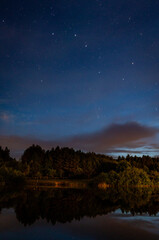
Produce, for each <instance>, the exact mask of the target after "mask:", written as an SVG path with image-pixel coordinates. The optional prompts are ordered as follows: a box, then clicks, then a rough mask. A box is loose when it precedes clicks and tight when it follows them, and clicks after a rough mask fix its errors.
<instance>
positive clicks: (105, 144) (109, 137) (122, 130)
mask: <svg viewBox="0 0 159 240" xmlns="http://www.w3.org/2000/svg"><path fill="white" fill-rule="evenodd" d="M158 132H159V129H157V128H154V127H148V126H144V125H141V124H139V123H137V122H127V123H124V124H111V125H109V126H108V127H106V128H104V129H102V130H101V131H98V132H96V133H93V134H87V135H82V136H77V137H74V138H72V139H70V142H69V141H68V142H69V144H70V145H72V146H74V147H75V148H76V147H78V146H80V147H81V148H82V149H83V150H86V151H95V152H108V151H110V149H112V150H113V149H116V148H123V147H124V148H136V147H141V146H144V145H145V144H146V143H148V138H151V137H155V135H156V134H157V133H158ZM141 140H143V141H142V143H141ZM139 141H140V142H139Z"/></svg>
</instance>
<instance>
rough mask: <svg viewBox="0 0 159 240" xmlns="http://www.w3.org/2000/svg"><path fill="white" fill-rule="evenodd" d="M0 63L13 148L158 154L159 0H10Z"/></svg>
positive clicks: (0, 27) (6, 140)
mask: <svg viewBox="0 0 159 240" xmlns="http://www.w3.org/2000/svg"><path fill="white" fill-rule="evenodd" d="M0 69H1V70H0V143H1V145H2V146H5V145H8V146H9V147H10V148H11V150H12V152H13V154H15V155H16V154H17V155H18V153H20V152H21V151H22V150H23V149H24V148H25V147H27V146H28V145H30V144H32V143H38V144H41V145H42V146H43V147H45V148H47V147H51V146H52V145H54V146H55V145H57V144H59V145H61V146H64V145H65V146H72V147H75V148H76V149H82V150H85V151H96V152H104V153H109V154H122V153H125V152H126V153H127V152H130V153H133V154H135V153H137V154H145V153H148V154H151V155H157V154H158V146H159V145H158V140H159V138H158V128H159V1H158V0H153V1H152V0H138V1H136V0H55V1H53V0H52V1H51V0H38V1H36V0H32V1H29V0H16V1H11V0H10V1H9V0H2V1H0ZM110 136H111V139H110ZM101 146H102V147H101Z"/></svg>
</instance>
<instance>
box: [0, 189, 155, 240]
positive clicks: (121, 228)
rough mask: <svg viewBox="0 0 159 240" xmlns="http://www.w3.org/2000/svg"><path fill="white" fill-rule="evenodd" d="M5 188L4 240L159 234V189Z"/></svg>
mask: <svg viewBox="0 0 159 240" xmlns="http://www.w3.org/2000/svg"><path fill="white" fill-rule="evenodd" d="M13 189H14V188H13V187H10V188H4V187H2V188H1V189H0V239H5V240H10V239H12V240H33V239H36V240H42V239H45V240H51V239H53V240H70V239H75V240H81V239H83V240H96V239H98V240H105V239H106V240H116V239H118V240H120V239H122V240H124V239H125V240H128V239H130V240H131V239H136V240H138V239H144V240H147V239H151V240H153V239H154V240H155V239H159V213H158V212H159V189H156V188H154V189H149V188H131V189H119V190H117V189H114V188H108V189H106V190H99V189H96V190H94V189H52V188H48V189H47V188H43V189H42V188H40V189H32V188H25V189H14V190H13Z"/></svg>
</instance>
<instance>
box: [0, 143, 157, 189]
mask: <svg viewBox="0 0 159 240" xmlns="http://www.w3.org/2000/svg"><path fill="white" fill-rule="evenodd" d="M24 177H36V178H69V179H75V178H76V179H77V178H78V179H92V178H93V179H94V182H96V183H99V182H102V181H103V182H106V183H108V184H114V185H115V184H116V183H119V182H120V184H124V182H125V181H127V182H128V180H129V184H132V185H133V184H134V185H136V184H137V183H139V184H150V183H151V182H155V183H158V182H159V157H150V156H144V155H143V156H142V157H138V156H130V155H127V156H126V157H124V156H119V157H118V158H117V159H115V158H113V157H112V156H107V155H104V154H96V153H94V152H88V153H85V152H82V151H80V150H78V151H76V150H74V149H73V148H67V147H63V148H60V147H59V146H57V147H56V148H52V149H51V150H44V149H42V148H41V147H40V146H39V145H32V146H30V147H28V148H27V149H26V150H25V151H24V153H23V154H22V156H21V158H20V159H19V160H16V159H15V158H12V157H11V156H10V150H9V149H8V148H7V147H6V148H5V149H3V148H2V147H0V181H2V180H4V181H6V182H7V181H8V182H9V181H13V182H18V181H21V180H22V178H24Z"/></svg>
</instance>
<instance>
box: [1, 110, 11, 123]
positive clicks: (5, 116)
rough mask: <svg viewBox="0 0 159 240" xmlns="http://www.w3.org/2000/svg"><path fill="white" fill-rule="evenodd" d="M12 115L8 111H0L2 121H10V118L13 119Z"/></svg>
mask: <svg viewBox="0 0 159 240" xmlns="http://www.w3.org/2000/svg"><path fill="white" fill-rule="evenodd" d="M13 118H14V116H13V115H12V114H10V113H7V112H1V113H0V120H2V121H4V122H10V121H11V120H13Z"/></svg>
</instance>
